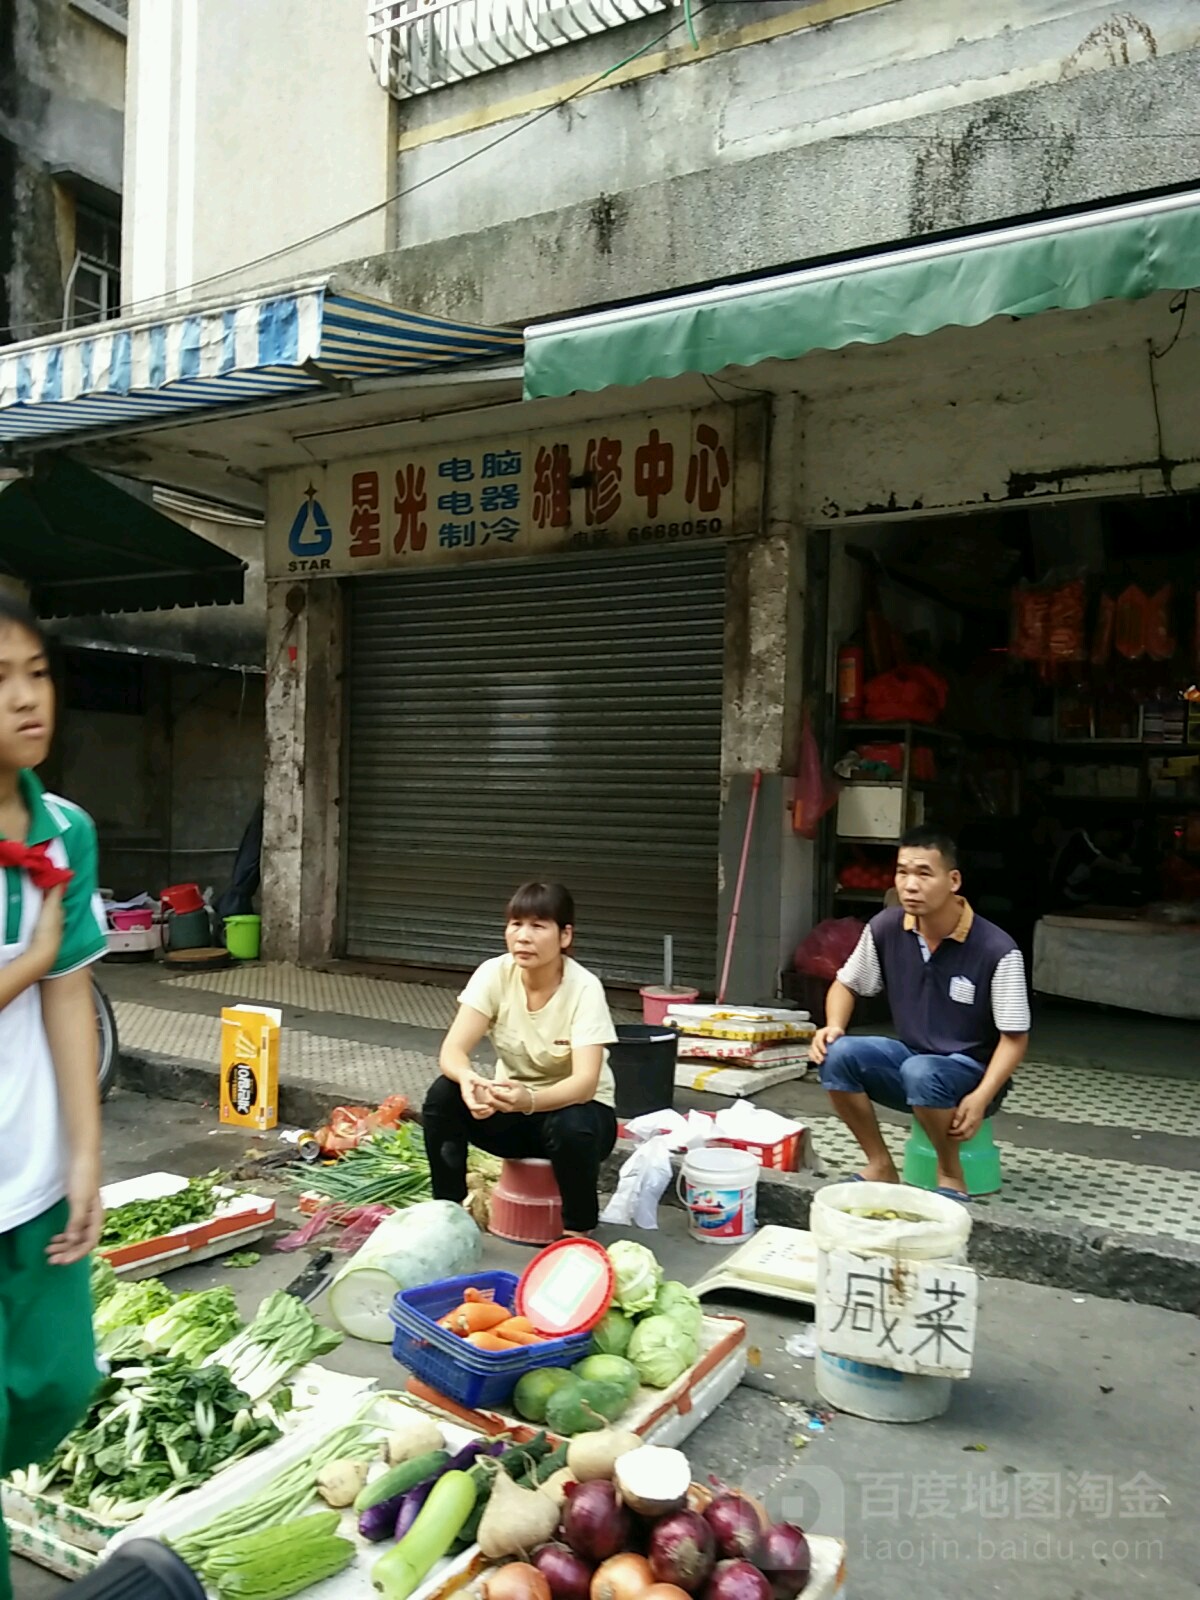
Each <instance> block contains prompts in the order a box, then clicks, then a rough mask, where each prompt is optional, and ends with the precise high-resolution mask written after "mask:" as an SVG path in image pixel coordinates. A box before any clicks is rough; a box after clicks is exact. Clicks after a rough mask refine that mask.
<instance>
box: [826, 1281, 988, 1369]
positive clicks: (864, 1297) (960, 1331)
mask: <svg viewBox="0 0 1200 1600" xmlns="http://www.w3.org/2000/svg"><path fill="white" fill-rule="evenodd" d="M819 1269H820V1272H821V1274H822V1277H821V1282H822V1288H821V1291H820V1292H819V1294H818V1297H817V1345H818V1348H819V1349H821V1350H824V1351H826V1352H827V1353H828V1354H830V1355H834V1356H841V1357H843V1358H845V1359H846V1360H850V1361H863V1362H869V1363H870V1364H871V1365H872V1366H876V1367H892V1368H894V1369H895V1370H896V1371H898V1372H915V1373H923V1374H925V1375H927V1376H931V1377H946V1378H966V1377H969V1376H970V1372H971V1362H972V1358H973V1356H974V1352H975V1324H976V1317H977V1313H978V1301H979V1280H978V1278H977V1277H976V1275H975V1272H974V1271H973V1269H972V1268H970V1267H963V1266H958V1265H956V1264H954V1263H951V1262H946V1261H900V1260H897V1259H894V1258H893V1257H891V1256H858V1255H852V1254H851V1253H850V1252H849V1251H845V1250H831V1251H829V1252H827V1253H823V1255H822V1258H821V1260H820V1263H819Z"/></svg>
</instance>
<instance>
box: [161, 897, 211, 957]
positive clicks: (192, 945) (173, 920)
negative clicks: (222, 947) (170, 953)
mask: <svg viewBox="0 0 1200 1600" xmlns="http://www.w3.org/2000/svg"><path fill="white" fill-rule="evenodd" d="M211 943H212V927H211V926H210V924H209V920H208V912H207V910H205V909H204V908H203V907H201V909H200V910H199V911H185V912H177V913H176V914H175V915H174V916H168V917H167V931H166V945H167V949H168V950H207V948H208V946H209V945H210V944H211Z"/></svg>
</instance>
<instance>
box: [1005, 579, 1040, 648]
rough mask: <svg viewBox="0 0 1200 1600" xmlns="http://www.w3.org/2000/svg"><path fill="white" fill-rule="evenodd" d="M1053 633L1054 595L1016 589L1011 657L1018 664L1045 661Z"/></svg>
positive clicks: (1010, 645) (1014, 594)
mask: <svg viewBox="0 0 1200 1600" xmlns="http://www.w3.org/2000/svg"><path fill="white" fill-rule="evenodd" d="M1049 631H1050V596H1049V595H1048V594H1047V593H1046V591H1045V589H1017V590H1015V591H1014V592H1013V605H1012V637H1011V640H1010V642H1009V647H1008V653H1009V655H1011V656H1012V658H1013V659H1014V661H1044V660H1045V658H1046V639H1047V636H1048V634H1049Z"/></svg>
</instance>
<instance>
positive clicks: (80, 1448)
mask: <svg viewBox="0 0 1200 1600" xmlns="http://www.w3.org/2000/svg"><path fill="white" fill-rule="evenodd" d="M278 1437H279V1429H278V1427H277V1426H276V1425H275V1423H274V1422H273V1421H272V1420H271V1419H270V1418H268V1417H259V1416H255V1415H254V1414H253V1413H252V1412H251V1410H250V1402H249V1400H248V1399H247V1397H246V1396H245V1395H244V1394H243V1393H242V1392H241V1391H240V1390H239V1389H236V1388H235V1387H234V1385H233V1384H232V1383H231V1382H230V1380H229V1374H228V1373H227V1372H226V1371H225V1370H224V1369H223V1368H221V1367H207V1368H204V1369H203V1370H200V1371H197V1370H196V1369H194V1368H192V1367H189V1366H187V1365H186V1364H185V1363H184V1362H182V1361H171V1360H168V1359H165V1358H163V1357H161V1356H153V1355H150V1356H145V1357H143V1358H141V1359H139V1360H134V1361H122V1362H116V1363H114V1364H113V1368H112V1372H111V1375H110V1376H109V1377H108V1378H106V1379H105V1380H104V1382H103V1383H102V1384H101V1385H100V1387H99V1389H97V1391H96V1394H95V1396H94V1398H93V1400H92V1403H91V1405H90V1407H89V1408H88V1413H87V1416H86V1417H85V1418H84V1420H83V1422H82V1423H81V1424H80V1425H79V1427H78V1428H76V1429H75V1431H74V1433H72V1434H71V1435H70V1436H69V1437H68V1438H67V1439H66V1440H65V1441H64V1443H63V1444H62V1445H61V1446H60V1447H59V1449H58V1450H57V1451H56V1452H55V1454H54V1455H53V1456H52V1457H51V1459H50V1461H49V1462H47V1463H46V1464H45V1465H44V1466H41V1467H33V1468H31V1469H30V1470H29V1471H28V1472H26V1473H15V1474H13V1482H14V1484H15V1485H16V1486H17V1487H20V1488H22V1489H24V1490H26V1491H27V1492H32V1493H44V1492H45V1490H46V1489H48V1488H55V1489H56V1490H58V1491H59V1492H61V1494H62V1497H63V1499H64V1500H65V1501H66V1502H67V1504H68V1505H72V1506H79V1507H84V1508H86V1509H87V1510H89V1511H91V1512H92V1513H93V1514H94V1515H96V1516H99V1517H102V1518H104V1519H105V1520H106V1521H108V1522H111V1523H119V1522H132V1521H134V1520H135V1519H136V1518H137V1517H139V1516H141V1515H142V1513H143V1512H144V1510H145V1508H146V1506H147V1504H148V1503H149V1502H150V1501H152V1500H155V1499H157V1498H158V1497H159V1496H160V1495H164V1494H179V1493H181V1492H182V1491H183V1490H185V1489H191V1488H195V1487H196V1486H197V1485H199V1484H201V1483H205V1482H207V1480H208V1479H209V1478H211V1477H212V1475H213V1473H214V1472H216V1471H218V1470H219V1469H220V1468H221V1467H224V1466H226V1465H228V1464H229V1462H231V1461H236V1460H238V1459H239V1458H240V1457H242V1456H245V1455H249V1454H250V1453H251V1452H252V1451H254V1450H258V1449H260V1448H261V1447H262V1446H264V1445H268V1444H271V1443H273V1442H274V1441H275V1440H276V1439H277V1438H278Z"/></svg>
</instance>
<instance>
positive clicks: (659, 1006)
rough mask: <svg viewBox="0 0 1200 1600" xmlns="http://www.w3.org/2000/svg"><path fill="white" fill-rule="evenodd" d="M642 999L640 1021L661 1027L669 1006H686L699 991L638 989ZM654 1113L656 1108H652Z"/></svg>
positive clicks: (655, 988)
mask: <svg viewBox="0 0 1200 1600" xmlns="http://www.w3.org/2000/svg"><path fill="white" fill-rule="evenodd" d="M638 993H639V994H640V995H641V997H642V1021H643V1022H645V1023H646V1024H648V1025H649V1026H650V1027H652V1028H657V1027H661V1025H662V1024H663V1023H664V1022H665V1021H666V1020H667V1012H668V1010H669V1009H670V1008H671V1006H688V1005H691V1003H692V1002H693V1001H694V1000H698V999H699V998H700V991H699V989H663V988H661V987H659V986H654V987H651V988H649V989H639V990H638ZM653 1109H654V1110H655V1111H657V1110H658V1107H657V1106H655V1107H653Z"/></svg>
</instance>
